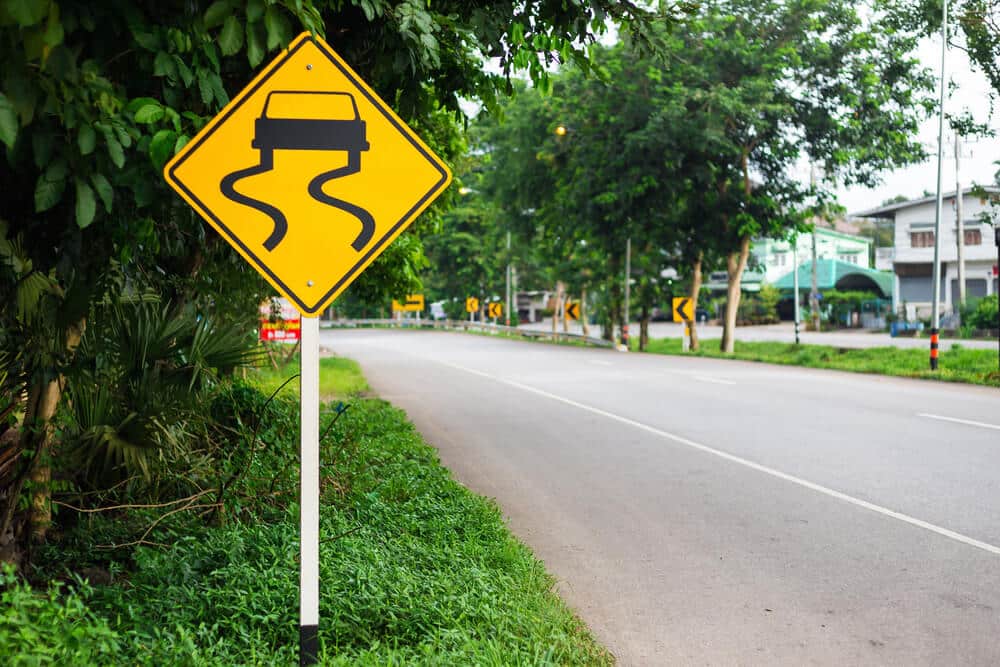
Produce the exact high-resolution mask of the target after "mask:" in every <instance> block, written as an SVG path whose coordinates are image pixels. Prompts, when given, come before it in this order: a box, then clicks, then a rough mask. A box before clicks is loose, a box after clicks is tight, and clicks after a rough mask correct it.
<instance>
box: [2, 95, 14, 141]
mask: <svg viewBox="0 0 1000 667" xmlns="http://www.w3.org/2000/svg"><path fill="white" fill-rule="evenodd" d="M17 130H18V123H17V112H16V111H15V110H14V105H13V104H11V102H10V100H9V99H7V96H6V95H4V94H3V93H0V141H2V142H3V143H4V144H5V145H6V146H7V148H13V147H14V142H15V141H17Z"/></svg>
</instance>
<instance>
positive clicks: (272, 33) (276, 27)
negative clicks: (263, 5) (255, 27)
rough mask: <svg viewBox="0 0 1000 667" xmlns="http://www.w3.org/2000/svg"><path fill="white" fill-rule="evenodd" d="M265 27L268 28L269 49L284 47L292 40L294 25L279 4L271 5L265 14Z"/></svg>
mask: <svg viewBox="0 0 1000 667" xmlns="http://www.w3.org/2000/svg"><path fill="white" fill-rule="evenodd" d="M264 27H265V28H266V29H267V50H268V51H273V50H274V49H277V48H283V47H284V46H286V45H287V44H288V43H289V42H290V41H292V26H291V24H290V23H289V22H288V17H287V16H286V15H285V13H284V12H283V11H282V10H281V8H280V7H279V6H278V5H271V6H270V7H268V8H267V13H266V14H265V15H264Z"/></svg>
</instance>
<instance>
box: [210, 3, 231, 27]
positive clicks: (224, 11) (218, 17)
mask: <svg viewBox="0 0 1000 667" xmlns="http://www.w3.org/2000/svg"><path fill="white" fill-rule="evenodd" d="M232 11H233V10H232V7H231V6H230V4H229V2H227V0H218V1H217V2H213V3H212V4H211V6H209V8H208V9H207V10H206V11H205V19H204V20H205V27H206V28H209V29H211V28H216V27H218V26H220V25H222V22H223V21H225V20H226V17H227V16H230V14H232Z"/></svg>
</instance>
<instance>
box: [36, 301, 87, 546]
mask: <svg viewBox="0 0 1000 667" xmlns="http://www.w3.org/2000/svg"><path fill="white" fill-rule="evenodd" d="M86 326H87V320H86V319H83V320H80V321H79V322H77V323H76V324H75V325H72V326H70V327H69V329H68V330H67V331H66V351H67V352H68V353H69V355H70V356H72V354H73V353H74V352H76V348H77V347H78V346H79V345H80V339H81V338H83V332H84V330H85V329H86ZM63 382H64V378H63V376H62V375H59V376H57V377H56V378H54V379H52V380H50V381H49V382H47V383H46V384H45V386H44V387H42V388H41V390H40V392H39V394H38V403H37V407H36V408H35V411H34V415H33V417H34V418H33V419H32V420H31V422H29V421H28V419H27V415H25V422H24V423H25V426H26V427H27V428H29V429H31V430H30V431H28V432H27V433H28V437H29V439H30V440H29V442H31V443H32V444H33V445H34V447H33V449H34V450H35V457H34V465H33V467H32V469H31V472H30V478H31V507H30V510H29V514H28V526H29V528H28V530H29V538H30V540H31V543H32V544H41V543H43V542H45V536H46V534H47V533H48V530H49V525H51V523H52V484H51V483H52V461H51V460H50V455H51V451H52V431H53V424H52V418H53V417H54V416H55V414H56V408H58V407H59V399H60V398H61V397H62V386H63Z"/></svg>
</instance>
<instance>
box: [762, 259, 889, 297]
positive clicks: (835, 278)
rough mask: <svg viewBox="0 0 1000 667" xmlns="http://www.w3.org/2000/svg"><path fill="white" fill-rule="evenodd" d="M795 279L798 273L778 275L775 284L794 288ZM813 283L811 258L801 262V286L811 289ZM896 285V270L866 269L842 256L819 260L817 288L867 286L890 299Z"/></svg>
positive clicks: (841, 288) (785, 287)
mask: <svg viewBox="0 0 1000 667" xmlns="http://www.w3.org/2000/svg"><path fill="white" fill-rule="evenodd" d="M794 280H795V276H794V272H793V271H789V272H788V273H787V274H786V275H784V276H782V277H781V278H778V280H776V281H775V283H774V286H775V287H777V288H778V289H783V290H791V289H793V288H794ZM811 284H812V262H811V261H809V262H805V263H803V264H801V265H799V289H809V287H810V285H811ZM894 284H895V281H894V280H893V276H892V273H891V272H889V271H876V270H875V269H865V268H862V267H860V266H857V265H856V264H851V263H850V262H842V261H840V260H839V259H820V260H817V262H816V287H817V288H819V289H820V290H828V289H840V290H866V289H867V290H873V291H878V292H880V293H881V296H883V297H884V298H886V299H888V298H891V297H892V291H893V285H894Z"/></svg>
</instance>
